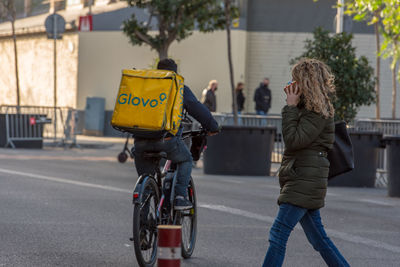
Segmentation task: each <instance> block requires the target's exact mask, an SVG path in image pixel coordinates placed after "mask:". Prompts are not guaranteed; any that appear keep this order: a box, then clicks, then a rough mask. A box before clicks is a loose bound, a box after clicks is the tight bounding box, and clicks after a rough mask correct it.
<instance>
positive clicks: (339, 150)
mask: <svg viewBox="0 0 400 267" xmlns="http://www.w3.org/2000/svg"><path fill="white" fill-rule="evenodd" d="M328 160H329V162H330V167H329V175H328V179H331V178H333V177H335V176H338V175H340V174H343V173H346V172H349V171H351V170H353V169H354V157H353V145H352V143H351V139H350V135H349V133H348V132H347V125H346V123H345V122H344V121H340V122H336V123H335V142H334V143H333V148H332V149H331V150H330V151H329V152H328Z"/></svg>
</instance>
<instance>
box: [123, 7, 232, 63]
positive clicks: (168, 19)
mask: <svg viewBox="0 0 400 267" xmlns="http://www.w3.org/2000/svg"><path fill="white" fill-rule="evenodd" d="M127 1H128V3H129V5H130V6H136V7H138V8H141V9H146V10H147V11H148V13H149V17H148V20H147V22H139V21H138V20H137V18H136V17H135V15H134V14H133V15H132V17H131V18H130V19H129V20H127V21H125V22H124V26H123V31H124V33H125V34H126V35H127V36H128V37H129V38H130V42H131V43H132V44H133V45H142V44H147V45H149V46H150V47H151V48H152V49H155V50H156V51H157V52H158V53H159V55H160V58H161V59H162V58H165V57H167V56H168V48H169V46H170V44H171V43H172V42H173V41H175V40H176V41H178V42H179V41H181V40H183V39H185V38H187V37H188V36H190V35H191V34H192V33H193V30H194V29H195V26H197V27H198V28H199V30H200V31H201V32H212V31H214V30H218V29H224V27H225V23H226V20H225V13H224V6H223V2H222V1H215V0H168V1H165V0H127ZM231 14H232V17H234V18H235V17H238V9H237V8H236V7H232V8H231ZM153 19H156V20H157V26H158V27H157V28H158V34H150V31H153V30H156V29H153V28H152V27H151V24H152V21H153Z"/></svg>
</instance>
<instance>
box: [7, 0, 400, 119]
mask: <svg viewBox="0 0 400 267" xmlns="http://www.w3.org/2000/svg"><path fill="white" fill-rule="evenodd" d="M39 2H40V1H36V0H26V1H25V2H24V3H25V5H24V6H23V7H22V8H21V7H19V9H18V10H19V13H18V18H19V19H18V20H17V21H16V27H17V46H18V54H19V61H18V67H19V70H20V81H21V82H20V87H21V104H25V105H28V104H29V105H47V106H51V105H52V104H53V100H52V99H53V63H52V62H53V56H52V53H53V41H52V40H48V39H47V38H46V35H45V33H44V26H43V25H44V20H45V19H46V17H47V16H48V15H49V12H52V10H53V9H56V11H57V12H58V13H59V14H61V15H63V16H64V18H65V19H66V22H67V27H66V33H65V34H64V37H63V39H62V40H59V41H57V51H58V54H57V62H58V65H57V66H58V70H57V77H58V78H57V88H58V91H57V94H58V99H59V101H58V105H59V106H71V107H74V108H77V109H81V110H82V109H85V103H86V98H87V97H103V98H105V99H106V109H107V110H112V109H113V107H114V103H115V97H116V94H117V90H118V86H119V81H120V76H121V70H122V69H125V68H133V67H135V68H150V67H151V66H153V65H154V62H155V61H156V58H157V53H156V52H155V51H152V50H150V48H149V47H148V46H132V45H131V44H130V43H129V40H128V38H127V37H126V36H125V35H124V34H123V32H122V30H121V25H122V22H123V21H124V20H126V19H128V18H129V17H130V16H131V15H132V13H135V15H136V17H138V18H140V19H143V20H145V19H146V16H147V13H146V11H143V10H139V9H137V8H130V7H127V4H126V2H124V1H105V0H96V1H94V4H93V6H92V7H91V10H92V13H93V31H91V32H79V31H78V30H77V26H78V18H79V16H80V15H85V14H87V13H88V11H89V7H88V3H89V1H81V0H68V1H61V2H60V1H59V2H56V3H57V5H55V4H51V3H53V2H51V3H50V4H44V5H40V4H38V3H39ZM29 3H31V4H29ZM40 3H41V2H40ZM238 3H239V4H240V11H241V13H240V14H241V16H240V20H239V25H238V26H237V25H236V26H237V27H236V28H233V30H232V45H233V50H232V51H233V63H234V76H235V82H239V81H242V82H244V83H245V96H246V101H245V111H246V112H249V113H252V112H254V102H253V94H254V90H255V88H256V87H257V86H258V84H259V83H260V82H261V81H262V79H263V78H264V77H268V78H270V81H271V84H270V87H271V89H272V107H271V110H270V113H273V114H279V113H280V110H281V108H282V106H283V105H284V99H285V96H284V92H283V90H282V88H283V86H284V85H285V84H286V83H287V81H288V80H290V79H291V77H290V65H289V60H290V59H292V58H295V57H297V56H299V55H300V54H301V53H302V52H303V50H304V41H305V40H306V39H307V38H311V37H312V31H313V30H314V29H315V27H318V26H322V27H324V28H325V29H328V30H332V31H333V30H334V22H335V15H336V9H334V8H333V6H334V5H335V1H334V0H320V1H318V2H316V3H315V2H314V1H313V0H296V1H294V0H247V1H246V0H241V1H238ZM29 6H30V7H29ZM10 28H11V26H10V23H9V22H3V23H1V24H0V94H1V95H2V97H1V98H0V104H15V103H16V100H15V99H16V96H15V75H14V72H13V71H12V70H13V69H14V61H13V60H14V58H13V43H12V38H11V37H10ZM345 29H346V30H347V31H349V32H352V33H354V45H355V46H356V48H357V49H356V51H357V54H358V55H365V56H367V58H368V59H369V61H370V63H371V66H372V67H374V66H375V53H376V52H375V49H376V48H375V35H374V33H373V28H371V27H368V26H367V25H365V24H363V23H356V22H352V21H351V19H349V18H347V19H346V20H345ZM169 55H170V57H172V58H173V59H175V60H176V61H177V62H178V64H179V72H180V73H181V74H182V75H183V76H184V77H185V83H186V84H187V85H188V86H189V87H190V88H191V89H192V90H193V91H194V92H195V94H196V95H197V96H198V97H200V95H201V91H202V90H203V89H204V88H205V87H206V86H207V84H208V81H209V80H212V79H216V80H218V81H219V87H218V91H217V111H219V112H231V110H232V107H231V102H232V101H231V92H230V82H229V72H228V59H227V41H226V33H225V32H224V31H216V32H213V33H208V34H203V33H200V32H198V31H195V32H194V33H193V35H191V36H190V37H189V38H188V39H185V40H183V41H182V42H180V43H177V42H175V43H173V44H172V45H171V47H170V50H169ZM381 65H382V71H381V77H380V78H381V116H382V117H390V114H391V97H392V95H391V94H392V92H391V88H392V85H391V71H390V68H389V65H390V60H389V59H388V60H383V61H382V63H381ZM398 97H399V99H398V100H397V102H399V101H400V94H398ZM399 115H400V105H397V116H399ZM358 116H359V117H374V116H375V106H374V105H373V106H370V107H362V108H361V109H360V112H359V114H358Z"/></svg>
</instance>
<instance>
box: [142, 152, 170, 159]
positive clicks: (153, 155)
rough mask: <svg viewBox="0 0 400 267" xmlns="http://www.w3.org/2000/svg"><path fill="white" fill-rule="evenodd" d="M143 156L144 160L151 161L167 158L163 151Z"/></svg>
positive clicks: (146, 153) (147, 153)
mask: <svg viewBox="0 0 400 267" xmlns="http://www.w3.org/2000/svg"><path fill="white" fill-rule="evenodd" d="M143 156H144V157H145V158H153V159H162V158H165V159H166V158H167V153H166V152H164V151H161V152H144V153H143Z"/></svg>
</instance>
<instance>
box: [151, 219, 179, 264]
mask: <svg viewBox="0 0 400 267" xmlns="http://www.w3.org/2000/svg"><path fill="white" fill-rule="evenodd" d="M181 233H182V227H181V226H180V225H159V226H158V252H157V266H158V267H180V266H181Z"/></svg>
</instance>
